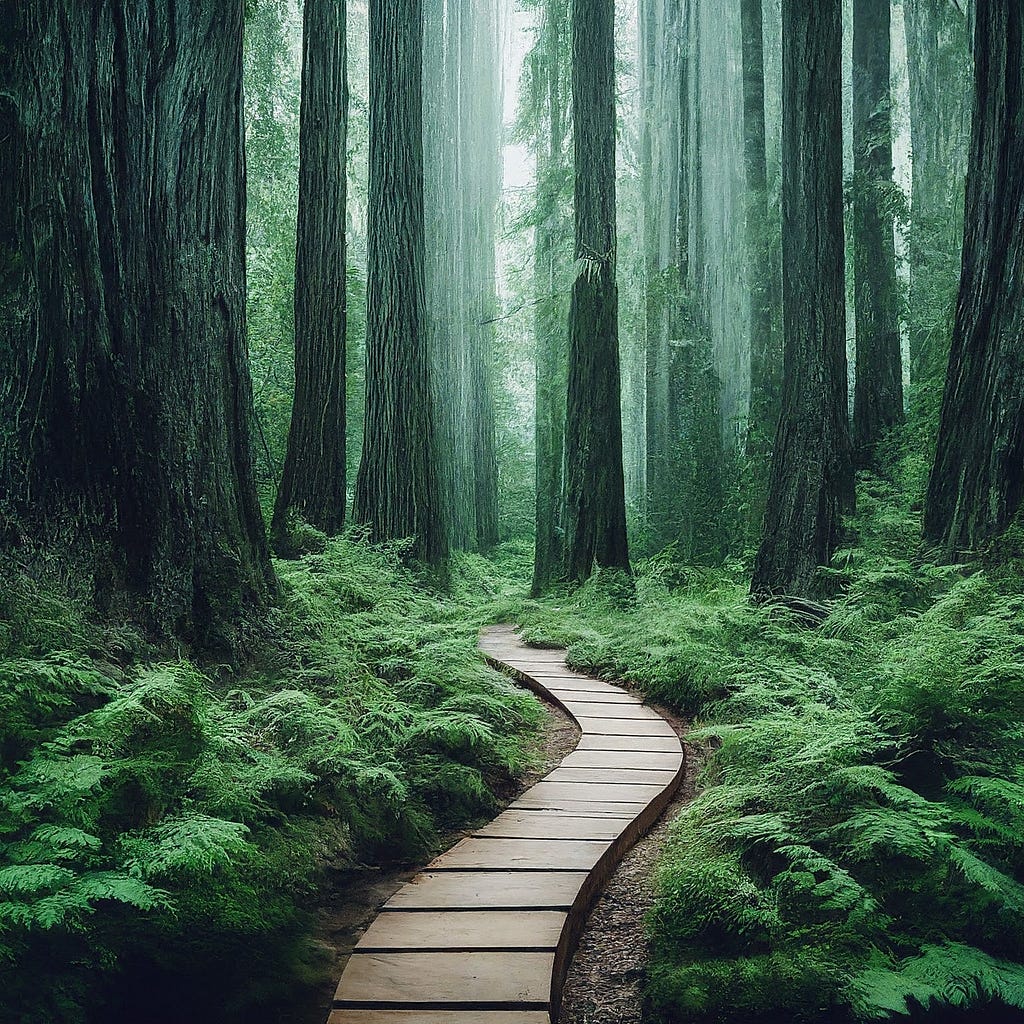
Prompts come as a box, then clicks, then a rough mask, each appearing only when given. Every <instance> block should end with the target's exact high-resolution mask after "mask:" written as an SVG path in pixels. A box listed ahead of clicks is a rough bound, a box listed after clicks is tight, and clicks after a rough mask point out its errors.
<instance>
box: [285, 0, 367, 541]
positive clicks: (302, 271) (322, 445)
mask: <svg viewBox="0 0 1024 1024" xmlns="http://www.w3.org/2000/svg"><path fill="white" fill-rule="evenodd" d="M302 47H303V55H302V107H301V114H300V122H299V123H300V127H299V215H298V231H297V242H296V254H295V397H294V401H293V403H292V418H291V426H290V429H289V432H288V452H287V455H286V456H285V462H284V472H283V474H282V477H281V486H280V488H279V489H278V493H277V502H276V504H275V505H274V518H273V522H272V534H273V538H274V544H275V546H276V547H277V548H278V549H279V550H281V551H282V552H284V551H286V550H287V548H288V513H289V511H291V510H294V511H295V512H297V513H298V514H299V515H300V516H301V517H302V518H303V519H305V520H306V521H307V522H309V523H311V524H312V525H313V526H317V527H319V528H320V529H322V530H324V531H325V532H326V533H328V534H334V533H338V532H339V531H340V530H341V528H342V526H343V525H344V523H345V505H346V496H345V203H346V182H345V167H346V159H345V156H346V147H347V139H348V109H347V108H348V81H347V75H346V57H347V54H346V47H345V0H306V2H305V5H304V8H303V33H302Z"/></svg>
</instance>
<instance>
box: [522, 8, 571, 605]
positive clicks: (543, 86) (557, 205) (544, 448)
mask: <svg viewBox="0 0 1024 1024" xmlns="http://www.w3.org/2000/svg"><path fill="white" fill-rule="evenodd" d="M530 59H531V62H532V63H531V78H530V81H531V83H532V86H533V95H532V96H531V97H530V108H529V109H530V112H531V115H532V116H533V118H534V119H535V136H534V140H533V146H534V151H535V152H536V154H537V200H536V203H537V205H536V226H535V228H534V289H535V292H536V303H537V305H536V309H535V311H534V321H533V327H534V338H535V352H536V356H535V359H536V364H535V365H536V384H535V403H536V405H535V410H534V425H535V436H536V477H535V481H536V508H535V523H536V540H535V545H534V561H533V583H532V588H531V589H532V591H533V593H534V595H535V596H539V595H540V594H542V593H543V592H544V591H545V590H546V589H547V588H548V587H549V586H550V585H551V584H552V583H553V582H555V581H556V580H558V579H560V578H561V577H562V575H563V573H564V569H565V566H564V564H563V558H564V549H563V541H564V534H565V524H564V519H563V517H564V491H563V481H564V477H563V466H564V461H565V405H566V391H567V387H568V384H567V374H568V364H567V360H568V303H567V302H566V301H565V299H564V298H563V291H565V290H567V289H568V281H569V280H570V275H571V266H572V265H571V260H572V251H571V249H570V246H569V245H568V244H567V243H566V236H567V235H568V234H569V232H570V231H571V225H570V224H569V220H568V217H567V216H566V214H565V212H564V209H563V195H564V193H565V191H566V190H567V187H568V180H569V174H570V172H569V161H568V159H567V154H566V140H567V139H568V138H569V135H570V130H571V111H570V104H569V93H570V90H571V86H570V82H569V77H570V73H569V68H570V31H569V0H545V3H544V6H543V8H542V12H541V23H540V34H539V37H538V41H537V44H536V47H535V49H534V51H533V53H532V54H531V58H530Z"/></svg>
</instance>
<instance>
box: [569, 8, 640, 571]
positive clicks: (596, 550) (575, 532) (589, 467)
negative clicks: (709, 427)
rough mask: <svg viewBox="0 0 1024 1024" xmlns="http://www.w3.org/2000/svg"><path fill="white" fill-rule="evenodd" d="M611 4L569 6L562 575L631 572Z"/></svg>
mask: <svg viewBox="0 0 1024 1024" xmlns="http://www.w3.org/2000/svg"><path fill="white" fill-rule="evenodd" d="M614 42H615V3H614V0H573V16H572V94H573V112H574V133H573V137H574V143H575V153H576V187H575V196H576V257H577V272H576V280H575V282H574V283H573V289H572V302H571V309H570V317H569V324H570V333H569V384H568V402H567V406H566V410H567V412H566V521H567V529H566V575H567V577H568V578H569V580H570V581H573V582H580V581H582V580H585V579H586V578H587V577H588V576H589V575H590V574H591V572H592V571H593V568H594V564H595V562H596V563H597V565H599V566H602V567H614V568H620V569H626V570H628V569H629V551H628V544H627V540H626V501H625V486H624V479H623V465H622V413H621V408H620V381H619V350H618V289H617V286H616V281H615V258H616V252H615V249H616V234H615V45H614Z"/></svg>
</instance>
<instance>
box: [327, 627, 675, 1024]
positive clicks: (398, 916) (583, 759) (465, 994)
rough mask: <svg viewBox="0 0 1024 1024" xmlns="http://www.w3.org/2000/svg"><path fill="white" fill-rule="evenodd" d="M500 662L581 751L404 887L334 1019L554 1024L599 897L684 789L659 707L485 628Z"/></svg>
mask: <svg viewBox="0 0 1024 1024" xmlns="http://www.w3.org/2000/svg"><path fill="white" fill-rule="evenodd" d="M480 646H481V648H482V649H483V652H484V654H485V656H486V657H487V659H488V661H490V662H491V663H492V664H493V665H495V666H496V667H499V668H501V669H503V670H505V671H507V672H510V673H511V674H512V675H513V676H515V677H516V678H517V679H518V680H519V681H520V682H522V683H523V684H524V685H526V686H528V687H530V688H531V689H533V690H535V691H536V692H537V693H539V694H540V695H541V696H543V697H544V698H545V699H546V700H548V701H551V702H553V703H555V704H557V705H558V706H559V707H561V708H562V709H563V710H564V711H565V712H566V713H567V714H568V715H570V716H571V717H572V718H573V719H575V721H576V722H577V723H578V724H579V727H580V730H581V732H582V736H581V739H580V742H579V744H578V746H577V747H576V749H575V751H573V753H571V754H570V755H569V756H568V757H566V758H565V760H564V761H562V763H561V765H560V766H559V767H558V768H556V769H555V770H554V771H553V772H551V773H550V774H549V775H548V776H547V777H546V778H544V779H543V780H542V781H541V782H538V783H537V784H536V785H535V786H533V787H532V788H531V789H529V790H527V791H526V792H525V793H524V794H523V795H522V796H521V797H519V799H518V800H516V801H515V802H514V803H513V804H512V805H511V806H510V807H509V808H508V809H507V810H506V811H504V812H503V813H502V814H500V815H498V817H497V818H495V819H494V821H492V822H491V823H490V824H489V825H486V826H485V827H483V828H481V829H479V830H477V831H476V832H474V833H473V834H472V835H470V836H468V837H467V838H465V839H463V840H462V841H461V842H459V843H458V844H456V845H455V846H454V847H453V848H452V849H451V850H449V851H448V852H447V853H445V854H443V855H442V856H441V857H439V858H438V859H437V860H435V861H434V862H433V863H432V864H430V865H429V866H428V867H427V869H426V870H425V871H423V873H422V874H419V875H417V876H416V877H415V878H414V879H413V880H412V881H411V882H409V883H408V884H407V885H406V886H404V887H403V888H402V889H400V890H399V891H398V892H397V893H396V894H395V895H394V896H393V897H392V898H391V899H390V900H389V901H388V902H387V903H386V904H385V905H384V908H383V909H382V911H381V913H380V915H379V916H378V917H377V919H376V920H375V921H374V922H373V924H372V925H371V926H370V927H369V928H368V929H367V931H366V933H365V934H364V935H363V937H362V938H361V939H360V941H359V944H358V945H357V946H356V948H355V950H354V952H353V954H352V957H351V958H350V960H349V962H348V965H347V967H346V968H345V972H344V975H343V976H342V979H341V983H340V984H339V985H338V990H337V993H336V995H335V1000H334V1010H333V1011H332V1013H331V1017H330V1020H329V1024H547V1022H548V1021H549V1020H553V1021H557V1019H558V1011H559V1002H560V997H561V990H562V983H563V982H564V980H565V973H566V970H567V968H568V964H569V960H570V958H571V956H572V954H573V951H574V950H575V948H576V944H577V941H578V939H579V933H580V930H581V928H582V926H583V922H584V920H585V918H586V914H587V908H588V907H589V905H590V903H591V901H592V900H593V898H594V897H595V896H596V894H597V893H598V892H599V891H600V889H601V888H602V887H603V886H604V884H605V883H606V882H607V880H608V878H609V876H610V875H611V873H612V871H613V869H614V867H615V865H616V864H617V863H618V862H619V860H621V858H622V856H623V854H625V852H626V851H627V850H628V849H629V848H630V847H631V846H632V845H633V844H634V843H635V842H636V840H637V839H638V838H639V837H640V836H641V835H643V833H644V832H645V831H646V830H647V829H648V828H649V827H650V826H651V825H652V824H653V823H654V821H655V820H656V819H657V818H658V817H659V815H660V814H661V812H662V811H663V810H664V808H665V806H666V805H667V804H668V802H669V801H670V800H671V798H672V795H673V794H674V792H675V790H676V789H677V788H678V786H679V784H680V782H681V781H682V777H683V771H684V768H685V765H684V755H683V748H682V745H681V743H680V740H679V737H678V736H677V735H676V732H675V730H674V729H673V728H672V726H671V725H669V723H668V722H666V721H665V720H664V719H663V718H662V717H661V716H660V715H659V714H658V713H657V712H656V711H654V710H653V709H651V708H648V707H646V706H645V705H644V704H642V703H641V702H640V701H639V700H637V699H636V698H635V697H633V696H632V695H631V694H629V693H627V692H626V691H625V690H623V689H621V688H619V687H617V686H612V685H610V684H608V683H604V682H602V681H600V680H598V679H593V678H591V677H589V676H585V675H582V674H580V673H578V672H574V671H572V670H571V669H569V668H568V667H567V666H566V663H565V657H564V655H563V653H562V652H560V651H554V650H548V649H542V648H536V647H527V646H525V645H524V644H522V643H521V642H520V641H519V639H518V638H517V636H516V634H515V632H514V630H513V629H512V628H511V627H509V626H496V627H493V628H491V629H488V630H485V632H484V634H483V636H482V638H481V641H480Z"/></svg>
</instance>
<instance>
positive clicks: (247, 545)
mask: <svg viewBox="0 0 1024 1024" xmlns="http://www.w3.org/2000/svg"><path fill="white" fill-rule="evenodd" d="M242 7H243V5H242V3H241V2H238V3H227V4H223V5H212V4H210V3H206V2H203V0H178V2H175V3H170V2H169V0H152V2H150V3H148V4H141V5H140V4H137V3H133V2H128V0H107V2H104V3H96V4H86V3H81V2H79V0H26V2H24V3H19V4H17V5H16V8H15V13H14V14H13V16H12V20H11V19H9V21H8V28H9V29H10V31H9V32H8V34H7V35H6V38H5V39H4V41H3V44H2V45H4V46H5V47H6V49H7V53H6V55H5V57H6V58H8V60H5V63H6V64H7V70H6V76H5V77H7V79H8V80H7V82H6V83H5V85H4V89H3V93H2V96H0V137H2V138H3V139H4V140H5V141H4V143H3V145H2V146H0V246H2V254H0V265H2V266H3V280H2V294H0V332H2V335H0V336H2V339H3V341H2V350H0V359H2V360H3V366H2V369H0V424H2V430H3V433H2V435H0V503H2V505H3V506H5V508H6V512H7V514H8V515H10V516H11V519H10V520H9V521H8V525H9V526H10V525H11V523H12V522H17V527H13V526H12V527H11V529H9V530H8V531H6V533H5V537H4V541H5V543H7V544H8V545H9V544H11V543H12V541H14V540H15V538H20V539H21V540H22V541H27V542H28V543H29V544H34V543H40V544H42V545H44V546H49V545H54V544H60V543H62V542H63V543H66V544H68V545H71V546H74V548H75V550H76V558H77V559H80V558H81V551H82V549H83V546H92V547H93V549H94V551H93V553H94V555H95V558H94V560H93V565H94V566H95V578H94V587H95V598H96V601H97V603H98V605H99V607H100V609H101V610H105V611H110V612H112V613H116V614H124V613H127V614H131V615H133V616H134V617H136V618H138V619H140V620H141V621H142V622H144V623H145V624H146V625H147V626H148V627H149V628H151V629H153V630H154V631H156V632H158V633H160V634H164V635H167V634H174V635H178V636H181V637H184V638H187V639H190V640H192V641H194V642H196V643H198V644H201V645H207V646H215V645H219V644H221V643H223V642H230V641H231V638H232V635H233V634H234V632H235V630H236V627H237V626H238V624H239V619H240V617H242V616H243V615H252V614H253V613H258V612H259V610H260V609H261V608H262V607H263V606H265V604H266V603H267V601H268V598H269V597H270V596H271V594H272V592H273V590H274V586H275V584H274V577H273V572H272V569H271V566H270V561H269V557H268V551H267V544H266V540H265V535H264V525H263V522H262V519H261V516H260V510H259V505H258V502H257V497H256V487H255V484H254V480H253V470H252V464H251V458H250V416H251V407H252V394H251V384H250V380H249V368H248V362H247V357H246V349H245V300H246V289H245V172H244V166H245V165H244V145H243V133H242V106H241V98H242Z"/></svg>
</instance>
